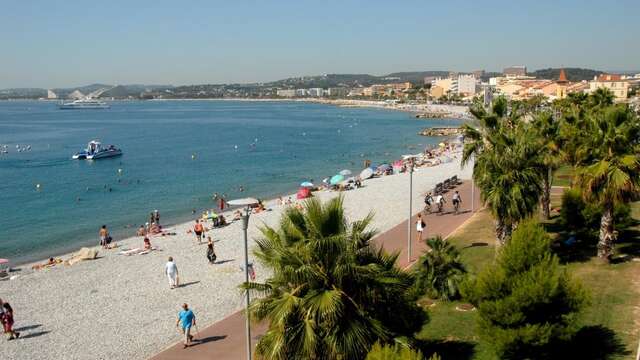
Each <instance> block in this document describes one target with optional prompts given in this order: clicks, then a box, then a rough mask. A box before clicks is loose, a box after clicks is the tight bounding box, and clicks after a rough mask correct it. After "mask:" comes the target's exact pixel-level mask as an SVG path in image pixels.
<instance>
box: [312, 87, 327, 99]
mask: <svg viewBox="0 0 640 360" xmlns="http://www.w3.org/2000/svg"><path fill="white" fill-rule="evenodd" d="M323 95H324V90H323V89H322V88H311V89H309V96H313V97H321V96H323Z"/></svg>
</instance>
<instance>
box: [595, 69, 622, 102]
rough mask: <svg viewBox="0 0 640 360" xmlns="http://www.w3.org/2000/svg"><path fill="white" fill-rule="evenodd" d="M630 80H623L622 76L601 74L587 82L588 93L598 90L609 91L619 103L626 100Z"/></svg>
mask: <svg viewBox="0 0 640 360" xmlns="http://www.w3.org/2000/svg"><path fill="white" fill-rule="evenodd" d="M630 80H632V79H623V77H622V75H612V74H603V75H599V76H596V77H594V78H593V81H591V82H589V92H592V91H595V90H596V89H599V88H605V89H609V90H610V91H611V92H612V93H613V95H614V96H615V97H616V100H618V101H620V100H623V99H626V98H627V95H628V92H629V85H630V83H631V81H630Z"/></svg>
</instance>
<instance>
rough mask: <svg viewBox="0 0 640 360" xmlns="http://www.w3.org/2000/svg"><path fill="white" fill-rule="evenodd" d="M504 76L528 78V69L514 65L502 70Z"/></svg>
mask: <svg viewBox="0 0 640 360" xmlns="http://www.w3.org/2000/svg"><path fill="white" fill-rule="evenodd" d="M502 75H504V76H505V77H520V76H527V67H526V66H524V65H513V66H509V67H507V68H504V70H502Z"/></svg>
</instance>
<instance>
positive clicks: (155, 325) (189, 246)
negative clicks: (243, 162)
mask: <svg viewBox="0 0 640 360" xmlns="http://www.w3.org/2000/svg"><path fill="white" fill-rule="evenodd" d="M452 175H458V177H459V178H461V179H468V178H470V175H471V169H470V166H467V167H465V168H464V169H461V167H460V162H459V153H458V154H457V155H456V156H454V158H453V161H452V162H449V163H444V164H440V165H438V166H433V167H422V168H418V169H416V171H415V172H414V174H413V186H414V191H413V212H414V213H416V212H418V211H419V210H420V209H421V208H422V207H423V202H422V198H423V194H424V193H425V192H426V191H429V190H431V189H432V188H433V187H434V186H435V184H436V183H438V182H441V181H443V180H444V179H445V178H448V177H451V176H452ZM408 176H409V175H408V174H407V173H401V174H397V175H389V176H383V177H380V178H374V179H370V180H367V181H365V182H364V187H362V188H360V189H355V190H350V191H346V192H341V193H339V192H335V191H319V192H314V196H315V197H317V198H319V199H320V200H327V199H330V198H333V197H336V196H339V195H342V196H343V197H344V205H345V210H346V214H347V216H348V217H349V219H351V220H356V219H360V218H362V217H364V216H366V215H367V214H368V213H369V212H371V211H373V212H374V215H375V217H374V222H373V224H374V227H375V228H376V229H377V230H378V231H379V232H383V231H386V230H388V229H390V228H392V227H393V226H395V225H396V224H398V223H400V222H401V221H403V220H404V219H406V217H407V208H406V207H407V204H408V201H407V200H408V181H409V179H408ZM266 205H267V208H268V209H271V211H267V212H262V213H259V214H254V215H252V216H251V219H250V225H249V241H250V243H249V247H250V248H252V247H253V244H254V239H255V238H257V237H258V236H259V230H258V227H259V226H263V225H264V224H266V225H271V226H275V225H276V224H277V222H278V220H279V218H280V215H281V213H282V211H283V209H284V208H285V207H284V206H282V205H278V204H277V202H276V201H269V202H267V203H266ZM226 217H227V219H231V218H232V215H231V214H226ZM208 225H209V226H210V224H208ZM192 226H193V223H192V222H189V223H184V224H180V225H177V226H172V227H170V228H167V229H165V230H168V231H172V232H175V233H176V234H177V235H175V236H153V237H151V243H152V245H153V246H154V247H157V248H158V250H156V251H152V252H150V253H148V254H145V255H133V256H123V255H118V252H119V251H120V250H122V249H130V248H137V247H142V237H139V236H138V237H135V236H134V237H130V238H127V239H124V240H120V241H118V239H116V241H117V245H118V248H117V249H110V250H103V249H98V251H99V254H98V258H97V259H95V260H90V261H83V262H80V263H77V264H75V265H73V266H65V265H62V264H60V265H56V266H55V267H52V268H47V269H44V270H39V271H34V270H31V266H32V265H34V264H27V265H24V266H20V267H19V270H18V271H15V272H12V273H11V275H12V276H14V278H13V279H12V280H4V281H0V298H2V299H3V300H6V301H9V302H10V303H11V304H12V306H13V308H14V310H15V317H16V324H15V329H17V331H20V332H21V333H22V336H21V338H20V339H18V340H15V341H10V342H6V343H3V349H2V354H3V358H8V359H52V358H55V359H144V358H147V357H149V356H151V355H153V354H155V353H157V352H159V351H161V350H162V349H164V348H166V347H167V346H169V345H171V344H173V343H175V342H177V341H179V340H180V333H179V332H178V330H177V329H176V327H175V319H176V314H177V312H178V311H179V307H180V305H181V304H182V303H184V302H186V303H188V304H189V305H190V307H191V308H192V309H193V311H194V312H195V314H196V318H197V321H198V326H199V327H200V328H204V327H205V326H207V325H210V324H212V323H214V322H216V321H219V320H221V319H223V318H225V317H226V316H229V315H230V314H232V313H234V312H235V311H237V310H239V309H241V308H242V307H243V297H242V293H241V291H240V290H239V288H238V286H239V285H240V284H241V283H242V282H243V281H244V273H243V271H242V268H241V266H242V264H243V243H242V229H241V223H240V222H239V221H236V222H232V223H231V224H230V225H228V226H226V227H223V228H216V229H212V230H211V231H209V232H207V233H206V235H207V236H211V237H212V239H213V240H214V241H215V248H216V254H217V257H218V258H217V262H216V264H215V265H209V264H208V263H207V259H206V256H205V254H206V245H205V244H204V243H203V244H202V245H198V244H197V242H196V241H195V236H194V235H193V234H188V233H187V231H188V230H189V229H191V228H192ZM132 231H135V230H134V229H132ZM96 233H97V229H96ZM96 237H97V236H96ZM96 242H97V240H96ZM169 256H172V257H173V258H174V259H175V261H176V264H177V266H178V269H179V275H180V282H181V285H182V286H181V287H179V288H177V289H173V290H171V289H169V285H168V282H167V278H166V276H165V275H164V264H165V262H166V261H167V258H168V257H169ZM69 257H70V255H66V256H62V257H61V258H62V259H67V258H69ZM40 263H41V262H40ZM255 270H256V276H257V280H258V281H261V280H263V279H265V278H266V277H268V275H269V274H268V273H267V271H266V270H265V269H263V268H262V267H261V265H260V264H259V263H256V264H255ZM16 275H17V276H16ZM221 335H223V334H221Z"/></svg>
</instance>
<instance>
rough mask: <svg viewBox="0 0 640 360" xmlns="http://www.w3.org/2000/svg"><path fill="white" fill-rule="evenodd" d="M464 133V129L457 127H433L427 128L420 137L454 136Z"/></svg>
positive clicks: (420, 133) (419, 133)
mask: <svg viewBox="0 0 640 360" xmlns="http://www.w3.org/2000/svg"><path fill="white" fill-rule="evenodd" d="M461 133H462V129H460V128H457V127H432V128H426V129H424V130H422V131H420V132H418V135H422V136H453V135H458V134H461Z"/></svg>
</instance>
